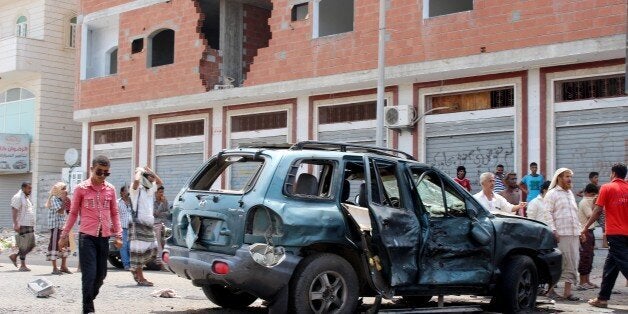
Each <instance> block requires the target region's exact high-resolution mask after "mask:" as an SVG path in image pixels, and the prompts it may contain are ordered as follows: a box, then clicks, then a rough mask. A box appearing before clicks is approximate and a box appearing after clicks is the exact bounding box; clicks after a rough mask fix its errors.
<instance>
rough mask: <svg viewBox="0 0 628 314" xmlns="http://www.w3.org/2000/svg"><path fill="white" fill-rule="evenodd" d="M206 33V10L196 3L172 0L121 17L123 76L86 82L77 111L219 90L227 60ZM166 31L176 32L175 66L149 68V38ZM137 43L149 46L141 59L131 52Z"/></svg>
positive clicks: (79, 97) (119, 73)
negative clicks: (215, 87) (221, 68)
mask: <svg viewBox="0 0 628 314" xmlns="http://www.w3.org/2000/svg"><path fill="white" fill-rule="evenodd" d="M94 2H95V1H94ZM127 2H128V1H127ZM84 7H85V6H84ZM95 9H100V7H99V6H96V7H95ZM86 13H89V12H83V14H86ZM201 27H202V15H201V9H200V8H199V6H198V2H197V1H191V0H172V1H170V2H168V3H160V4H155V5H151V6H148V7H144V8H141V9H137V10H133V11H128V12H124V13H122V14H120V26H119V29H120V32H119V37H118V72H117V74H115V75H111V76H106V77H101V78H94V79H88V80H82V81H80V82H79V83H80V89H79V93H78V102H77V108H76V109H86V108H95V107H100V106H105V105H112V104H119V103H128V102H136V101H141V100H147V99H157V98H165V97H172V96H178V95H186V94H196V93H202V92H205V91H206V90H207V89H208V88H209V87H213V85H214V84H216V83H217V78H218V76H219V73H220V72H219V63H220V62H221V58H220V57H219V56H218V53H217V51H216V50H213V49H211V48H209V46H208V44H207V40H206V39H205V36H204V35H203V34H202V32H201ZM161 29H172V30H174V32H175V41H174V63H172V64H167V65H162V66H158V67H147V58H148V57H149V53H148V49H149V47H150V44H149V42H148V40H149V36H150V35H151V34H154V33H155V32H156V31H158V30H161ZM135 39H143V41H144V43H143V49H142V50H141V51H140V52H138V53H132V52H131V43H132V41H133V40H135Z"/></svg>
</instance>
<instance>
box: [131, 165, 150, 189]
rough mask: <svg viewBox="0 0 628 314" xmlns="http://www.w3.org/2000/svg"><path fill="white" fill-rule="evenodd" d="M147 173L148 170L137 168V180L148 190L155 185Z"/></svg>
mask: <svg viewBox="0 0 628 314" xmlns="http://www.w3.org/2000/svg"><path fill="white" fill-rule="evenodd" d="M145 173H146V169H144V168H142V167H137V168H135V178H136V179H138V180H139V181H140V184H141V185H142V186H143V187H144V188H146V189H147V190H148V189H150V188H151V187H153V183H152V182H150V180H148V178H147V177H146V176H144V174H145Z"/></svg>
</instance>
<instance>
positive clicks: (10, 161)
mask: <svg viewBox="0 0 628 314" xmlns="http://www.w3.org/2000/svg"><path fill="white" fill-rule="evenodd" d="M29 147H30V139H29V136H28V135H27V134H6V133H0V172H5V173H6V172H12V173H25V172H28V171H29V168H30V164H29V155H30V153H29Z"/></svg>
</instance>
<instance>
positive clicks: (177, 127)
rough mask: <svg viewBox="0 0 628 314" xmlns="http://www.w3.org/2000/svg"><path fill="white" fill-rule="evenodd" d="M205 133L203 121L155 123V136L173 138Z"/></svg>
mask: <svg viewBox="0 0 628 314" xmlns="http://www.w3.org/2000/svg"><path fill="white" fill-rule="evenodd" d="M203 134H205V121H204V120H195V121H185V122H174V123H163V124H157V125H155V138H157V139H160V138H174V137H186V136H195V135H203Z"/></svg>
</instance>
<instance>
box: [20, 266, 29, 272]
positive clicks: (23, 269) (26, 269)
mask: <svg viewBox="0 0 628 314" xmlns="http://www.w3.org/2000/svg"><path fill="white" fill-rule="evenodd" d="M18 271H31V269H30V268H28V267H26V266H22V267H20V269H18Z"/></svg>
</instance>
